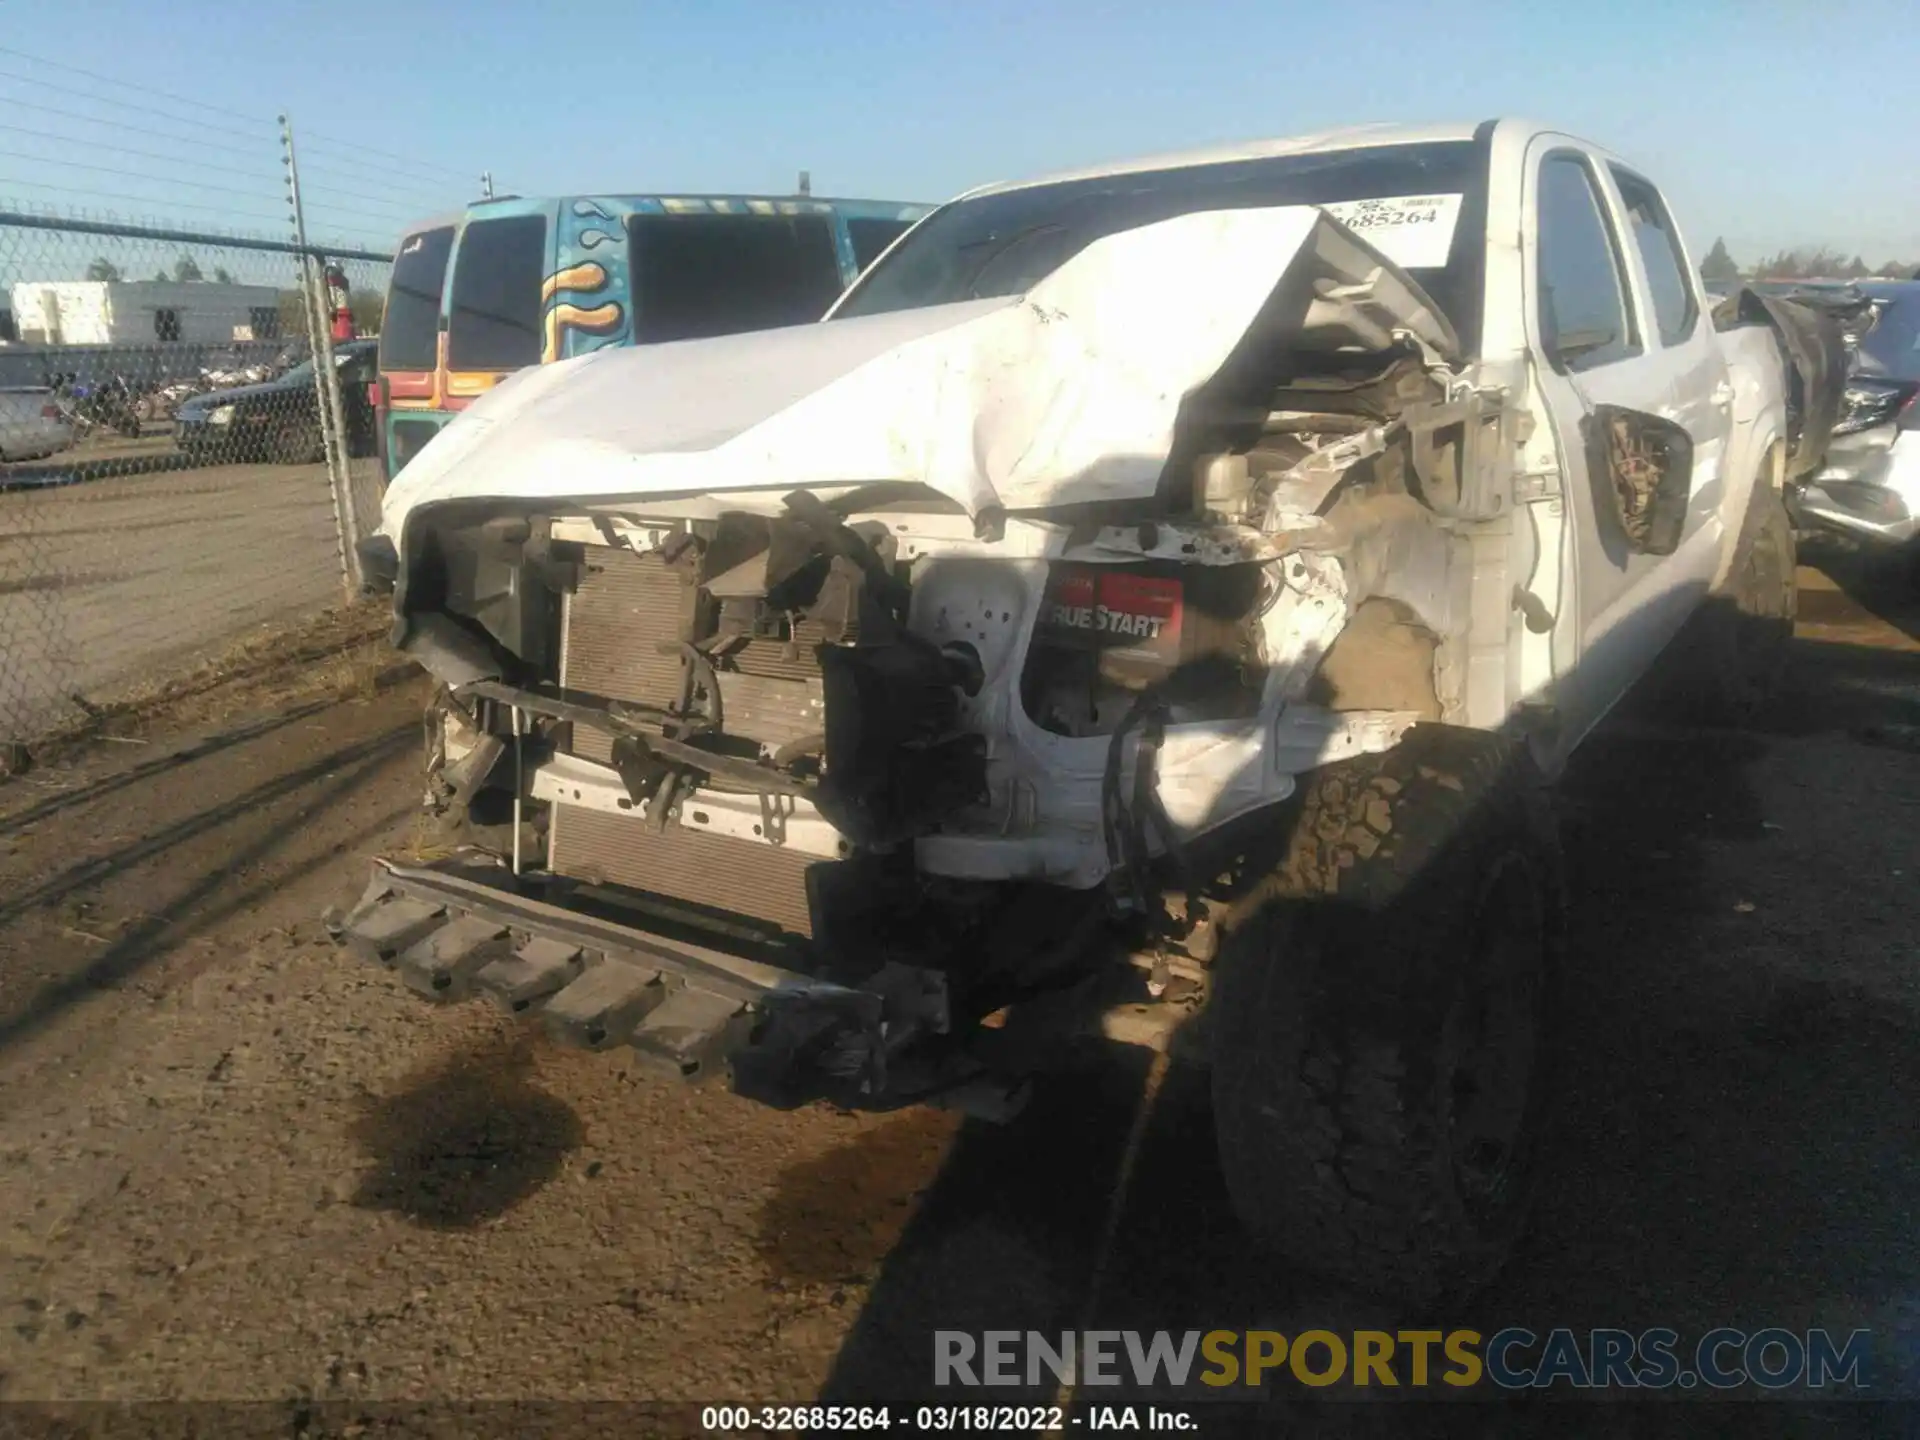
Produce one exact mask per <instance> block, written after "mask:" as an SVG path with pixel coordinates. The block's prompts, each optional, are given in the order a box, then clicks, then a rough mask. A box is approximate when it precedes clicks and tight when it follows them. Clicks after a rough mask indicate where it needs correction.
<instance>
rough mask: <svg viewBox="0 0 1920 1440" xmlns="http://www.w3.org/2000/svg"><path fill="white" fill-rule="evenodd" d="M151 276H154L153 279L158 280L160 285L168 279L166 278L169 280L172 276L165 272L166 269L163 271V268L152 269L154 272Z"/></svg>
mask: <svg viewBox="0 0 1920 1440" xmlns="http://www.w3.org/2000/svg"><path fill="white" fill-rule="evenodd" d="M153 278H154V279H155V280H158V281H159V282H160V283H161V284H162V285H164V284H166V283H167V281H168V280H170V279H171V278H172V277H171V276H170V275H168V274H167V272H166V271H164V270H156V271H154V272H153Z"/></svg>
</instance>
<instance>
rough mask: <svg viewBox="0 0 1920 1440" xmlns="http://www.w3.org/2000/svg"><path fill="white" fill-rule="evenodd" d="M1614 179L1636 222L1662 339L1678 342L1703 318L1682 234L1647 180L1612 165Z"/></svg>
mask: <svg viewBox="0 0 1920 1440" xmlns="http://www.w3.org/2000/svg"><path fill="white" fill-rule="evenodd" d="M1613 183H1614V184H1616V185H1618V186H1619V187H1620V198H1621V200H1623V201H1624V202H1626V207H1627V223H1628V224H1629V225H1631V226H1632V227H1633V244H1634V248H1635V249H1637V250H1638V251H1639V252H1640V264H1641V266H1642V268H1643V269H1645V270H1646V272H1647V289H1648V290H1649V291H1651V292H1652V295H1653V318H1654V321H1655V323H1656V324H1658V325H1659V327H1660V343H1661V344H1662V345H1677V344H1679V343H1680V342H1681V341H1682V340H1684V339H1686V338H1687V337H1688V336H1689V335H1691V334H1693V327H1694V323H1695V322H1696V321H1697V320H1698V319H1699V318H1700V306H1699V302H1698V301H1696V300H1695V299H1694V295H1693V287H1692V286H1691V285H1690V284H1688V283H1687V262H1686V258H1685V257H1684V256H1683V255H1682V254H1681V253H1680V237H1679V236H1678V234H1677V233H1675V231H1674V228H1673V219H1672V217H1671V216H1669V215H1668V214H1667V205H1666V202H1665V201H1664V200H1662V199H1661V198H1660V192H1659V191H1658V190H1655V189H1654V188H1653V186H1651V185H1649V184H1648V183H1647V182H1646V181H1645V180H1642V179H1641V178H1640V177H1639V176H1638V175H1635V174H1633V173H1631V172H1630V171H1626V170H1622V169H1620V168H1619V167H1618V166H1616V167H1615V168H1614V172H1613Z"/></svg>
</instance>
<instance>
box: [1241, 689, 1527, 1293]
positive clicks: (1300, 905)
mask: <svg viewBox="0 0 1920 1440" xmlns="http://www.w3.org/2000/svg"><path fill="white" fill-rule="evenodd" d="M1560 935H1561V875H1560V861H1559V849H1558V845H1557V843H1556V840H1555V837H1554V833H1553V829H1552V826H1551V823H1550V822H1549V821H1548V819H1547V818H1546V816H1545V814H1544V810H1543V806H1542V799H1541V796H1540V793H1539V789H1538V786H1537V785H1536V784H1535V782H1534V779H1533V776H1532V774H1531V772H1530V770H1529V768H1528V766H1527V764H1526V762H1525V759H1524V755H1523V754H1522V752H1521V751H1519V750H1518V749H1516V748H1515V747H1512V746H1510V745H1508V744H1506V743H1505V742H1503V741H1501V740H1500V739H1498V738H1496V737H1493V736H1489V735H1485V734H1481V733H1479V732H1474V731H1463V730H1457V729H1453V728H1451V727H1446V726H1438V725H1421V726H1416V727H1415V728H1414V729H1413V730H1412V731H1410V732H1409V734H1408V736H1407V738H1406V739H1405V740H1404V741H1403V742H1402V744H1401V745H1400V747H1399V748H1397V749H1395V750H1394V751H1391V752H1389V753H1388V754H1386V755H1381V756H1371V757H1365V758H1362V759H1358V760H1354V761H1349V762H1343V763H1341V764H1337V765H1332V766H1328V767H1327V768H1325V769H1324V770H1321V771H1319V772H1317V773H1316V774H1314V775H1313V776H1312V777H1311V778H1310V780H1309V781H1308V783H1307V789H1306V794H1305V797H1304V803H1303V805H1302V807H1301V809H1300V812H1299V815H1298V819H1297V822H1296V824H1295V827H1294V829H1293V832H1292V835H1291V837H1290V839H1289V842H1288V848H1287V852H1286V854H1285V857H1284V858H1283V859H1282V861H1281V863H1280V865H1279V866H1278V867H1277V868H1276V869H1275V871H1274V872H1273V873H1272V874H1271V876H1270V877H1269V878H1268V880H1267V881H1266V883H1265V884H1264V886H1263V887H1261V890H1260V892H1259V893H1258V894H1257V895H1256V896H1255V897H1254V898H1253V899H1252V900H1250V901H1248V902H1244V903H1243V904H1242V906H1240V907H1239V910H1238V911H1237V912H1236V915H1235V916H1234V917H1233V919H1232V921H1230V928H1229V930H1228V935H1227V939H1226V942H1225V944H1224V946H1223V948H1222V952H1221V955H1220V957H1219V960H1218V962H1217V963H1218V978H1217V981H1216V988H1215V993H1214V998H1213V1002H1212V1006H1211V1007H1210V1008H1211V1010H1212V1012H1213V1013H1212V1015H1211V1016H1210V1020H1211V1022H1212V1033H1213V1098H1214V1111H1215V1122H1216V1131H1217V1134H1218V1137H1219V1145H1220V1161H1221V1168H1222V1171H1223V1173H1224V1175H1225V1177H1226V1182H1227V1188H1228V1192H1229V1194H1230V1195H1231V1197H1232V1199H1233V1203H1234V1207H1235V1209H1236V1211H1237V1212H1238V1213H1239V1215H1240V1218H1241V1220H1242V1223H1243V1224H1244V1225H1245V1226H1246V1228H1247V1229H1248V1231H1249V1232H1250V1233H1251V1234H1252V1236H1253V1238H1254V1239H1255V1240H1256V1241H1257V1242H1259V1243H1260V1244H1261V1245H1262V1247H1263V1248H1264V1249H1266V1250H1268V1251H1270V1252H1272V1253H1273V1254H1275V1255H1276V1256H1277V1257H1278V1258H1281V1259H1283V1260H1285V1261H1286V1262H1288V1263H1290V1264H1292V1265H1294V1266H1296V1267H1298V1268H1300V1269H1304V1270H1309V1271H1314V1272H1317V1273H1321V1274H1324V1275H1327V1276H1329V1277H1330V1278H1333V1279H1335V1280H1337V1281H1340V1282H1342V1283H1345V1284H1348V1285H1352V1286H1354V1287H1356V1288H1359V1289H1362V1290H1366V1291H1370V1292H1373V1293H1377V1294H1383V1295H1388V1296H1392V1297H1394V1298H1396V1299H1399V1300H1402V1301H1405V1302H1408V1303H1411V1304H1430V1303H1433V1302H1435V1301H1438V1300H1441V1299H1457V1298H1460V1297H1462V1296H1464V1295H1467V1294H1470V1293H1471V1292H1472V1291H1474V1290H1476V1289H1478V1288H1479V1287H1480V1286H1481V1285H1483V1284H1484V1283H1485V1282H1486V1281H1487V1280H1489V1279H1491V1278H1492V1276H1493V1275H1494V1273H1495V1272H1496V1271H1497V1270H1498V1269H1499V1267H1500V1265H1501V1264H1502V1263H1503V1262H1504V1260H1505V1258H1506V1256H1507V1254H1508V1252H1509V1250H1510V1248H1511V1246H1512V1244H1513V1242H1514V1240H1515V1238H1516V1237H1517V1235H1518V1233H1519V1231H1520V1229H1521V1227H1522V1225H1523V1224H1524V1221H1525V1218H1526V1213H1527V1209H1528V1205H1529V1201H1530V1198H1531V1195H1532V1189H1533V1181H1534V1174H1535V1169H1536V1160H1537V1158H1538V1150H1539V1140H1540V1132H1541V1128H1542V1124H1543V1121H1544V1118H1545V1115H1546V1113H1547V1098H1548V1093H1549V1074H1550V1068H1551V1067H1550V1064H1549V1062H1550V1060H1551V1058H1552V1033H1551V1026H1552V1018H1553V997H1554V993H1555V989H1556V976H1557V965H1558V951H1559V943H1560Z"/></svg>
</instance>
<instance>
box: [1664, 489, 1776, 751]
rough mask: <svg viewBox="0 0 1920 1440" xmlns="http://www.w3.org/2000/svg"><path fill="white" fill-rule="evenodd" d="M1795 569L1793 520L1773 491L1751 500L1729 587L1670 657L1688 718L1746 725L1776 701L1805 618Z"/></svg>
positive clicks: (1710, 600) (1699, 614)
mask: <svg viewBox="0 0 1920 1440" xmlns="http://www.w3.org/2000/svg"><path fill="white" fill-rule="evenodd" d="M1797 568H1798V554H1797V547H1796V545H1795V542H1794V533H1793V520H1792V518H1791V517H1790V516H1789V515H1788V514H1787V507H1786V504H1785V502H1784V501H1783V500H1782V499H1781V498H1780V494H1779V492H1778V491H1776V490H1774V489H1773V488H1772V487H1771V486H1768V487H1766V488H1765V489H1763V490H1760V491H1758V492H1756V493H1755V495H1754V497H1753V504H1752V506H1751V507H1750V508H1749V510H1748V512H1747V521H1746V525H1745V528H1744V532H1743V534H1742V535H1741V539H1740V548H1739V550H1738V552H1737V554H1736V556H1735V558H1734V562H1733V569H1732V571H1731V572H1730V573H1729V574H1728V576H1727V579H1726V583H1725V584H1724V585H1722V586H1721V588H1720V589H1719V590H1718V591H1716V592H1715V593H1714V594H1712V595H1709V596H1708V597H1707V600H1706V603H1705V604H1703V605H1702V606H1701V607H1700V609H1699V610H1698V611H1697V612H1696V613H1695V614H1694V616H1693V618H1692V619H1691V620H1690V621H1689V622H1688V627H1687V630H1686V631H1685V632H1684V633H1683V634H1682V635H1681V637H1680V641H1679V643H1678V644H1677V645H1676V646H1675V647H1674V650H1673V653H1672V654H1671V655H1669V656H1668V657H1667V663H1668V664H1669V666H1670V673H1671V674H1672V677H1673V681H1674V685H1675V696H1676V699H1677V700H1678V707H1677V708H1678V709H1679V711H1680V713H1681V715H1682V717H1683V718H1686V719H1690V720H1695V721H1698V722H1700V723H1703V724H1708V725H1744V724H1747V723H1748V722H1750V721H1752V720H1753V719H1755V718H1756V717H1757V716H1759V715H1761V714H1763V713H1764V712H1765V711H1766V710H1767V709H1768V707H1770V706H1771V705H1772V704H1773V703H1774V701H1775V700H1776V699H1777V698H1778V696H1779V694H1780V690H1781V688H1782V686H1783V685H1784V683H1785V680H1786V671H1787V658H1788V655H1789V653H1790V651H1791V642H1792V640H1793V625H1794V621H1795V619H1796V618H1797V617H1798V615H1799V608H1800V598H1799V597H1800V592H1799V584H1798V582H1797V580H1796V578H1795V571H1796V569H1797Z"/></svg>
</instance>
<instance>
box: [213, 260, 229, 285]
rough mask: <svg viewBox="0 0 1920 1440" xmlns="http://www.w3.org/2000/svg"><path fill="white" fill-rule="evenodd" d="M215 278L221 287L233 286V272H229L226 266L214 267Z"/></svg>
mask: <svg viewBox="0 0 1920 1440" xmlns="http://www.w3.org/2000/svg"><path fill="white" fill-rule="evenodd" d="M213 278H214V280H215V281H216V282H218V283H219V284H221V285H231V284H233V272H232V271H230V270H228V269H227V268H226V267H225V266H224V265H216V266H214V267H213Z"/></svg>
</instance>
